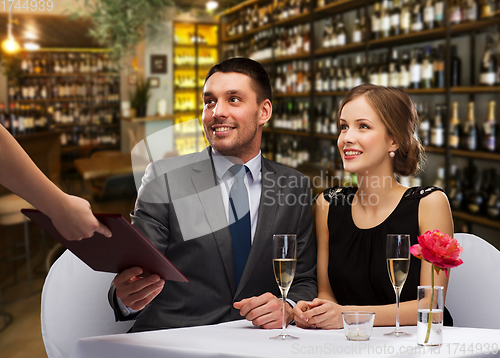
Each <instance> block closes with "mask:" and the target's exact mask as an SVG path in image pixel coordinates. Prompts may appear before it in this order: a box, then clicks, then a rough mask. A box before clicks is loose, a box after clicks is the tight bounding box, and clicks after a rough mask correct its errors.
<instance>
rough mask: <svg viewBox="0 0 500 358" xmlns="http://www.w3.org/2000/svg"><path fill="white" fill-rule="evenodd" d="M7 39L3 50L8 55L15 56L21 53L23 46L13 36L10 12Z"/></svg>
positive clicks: (4, 41) (10, 14)
mask: <svg viewBox="0 0 500 358" xmlns="http://www.w3.org/2000/svg"><path fill="white" fill-rule="evenodd" d="M7 33H8V35H7V38H6V39H5V40H3V42H2V50H3V51H4V52H6V53H8V54H14V53H17V52H19V50H20V49H21V46H19V44H18V43H17V41H16V39H15V38H14V36H13V35H12V13H11V12H9V21H8V22H7Z"/></svg>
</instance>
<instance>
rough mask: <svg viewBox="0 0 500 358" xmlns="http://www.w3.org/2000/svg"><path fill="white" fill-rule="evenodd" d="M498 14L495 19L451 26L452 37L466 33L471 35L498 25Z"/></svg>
mask: <svg viewBox="0 0 500 358" xmlns="http://www.w3.org/2000/svg"><path fill="white" fill-rule="evenodd" d="M498 15H499V14H498V13H496V15H495V16H494V17H490V18H488V19H480V20H477V21H471V22H465V23H463V24H458V25H452V26H451V34H452V35H461V34H465V33H469V32H472V31H476V30H481V29H484V28H486V27H490V26H495V25H498V23H499V22H500V16H498Z"/></svg>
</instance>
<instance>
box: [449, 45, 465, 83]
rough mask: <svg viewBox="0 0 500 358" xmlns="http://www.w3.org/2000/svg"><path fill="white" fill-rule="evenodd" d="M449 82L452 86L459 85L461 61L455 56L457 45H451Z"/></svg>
mask: <svg viewBox="0 0 500 358" xmlns="http://www.w3.org/2000/svg"><path fill="white" fill-rule="evenodd" d="M450 63H451V66H450V84H451V86H452V87H457V86H460V84H461V78H462V75H461V73H462V61H461V60H460V58H459V57H458V56H457V46H456V45H453V46H451V60H450Z"/></svg>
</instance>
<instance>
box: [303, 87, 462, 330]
mask: <svg viewBox="0 0 500 358" xmlns="http://www.w3.org/2000/svg"><path fill="white" fill-rule="evenodd" d="M338 118H339V121H338V122H339V130H340V134H339V138H338V143H337V145H338V148H339V150H340V153H341V157H342V161H343V163H344V169H345V170H346V171H348V172H351V173H356V174H357V176H358V188H339V187H335V188H330V189H327V190H326V191H325V192H324V193H323V195H321V196H320V197H319V198H318V200H317V206H316V236H317V241H318V271H317V274H318V298H317V299H315V300H314V301H312V302H299V303H298V304H297V305H296V306H295V308H294V314H295V320H296V322H297V325H299V326H301V327H318V328H327V329H328V328H341V327H342V318H341V313H342V312H343V311H360V310H363V311H371V312H375V314H376V315H375V323H374V324H375V325H378V326H389V325H393V324H394V322H395V321H396V317H395V313H396V309H395V304H394V303H395V295H394V289H393V287H392V285H391V282H390V280H389V276H388V275H387V267H386V255H385V249H386V237H387V235H388V234H394V233H398V234H399V233H405V234H406V233H408V234H410V237H411V239H410V240H411V243H412V244H415V243H416V242H417V236H418V235H420V234H422V233H424V232H426V231H428V230H436V229H438V230H440V231H441V232H446V233H447V234H449V235H451V234H452V233H453V223H452V219H451V212H450V208H449V204H448V200H447V198H446V196H445V194H444V193H443V192H442V191H441V189H438V188H435V187H428V188H406V187H404V186H402V185H401V184H399V183H398V182H397V181H396V177H395V174H398V175H413V174H415V173H416V172H417V170H418V169H420V168H421V165H422V157H423V156H422V154H423V152H422V146H421V144H420V142H419V141H418V139H417V137H416V136H415V133H414V131H415V128H416V123H417V118H418V116H417V113H416V110H415V108H414V106H413V103H412V101H411V99H410V97H409V96H408V95H407V94H406V93H405V92H404V91H403V90H400V89H397V88H390V87H382V86H375V85H361V86H358V87H355V88H354V89H353V90H351V91H350V92H349V93H348V94H347V95H346V97H345V98H344V101H343V102H342V104H341V106H340V109H339V113H338ZM374 184H375V185H374ZM430 272H431V271H430V267H429V264H428V263H425V262H424V263H420V260H416V259H412V260H411V264H410V271H409V273H408V278H407V281H406V283H405V286H404V288H403V290H402V292H401V301H402V302H403V303H402V304H401V310H400V316H401V318H400V322H401V324H402V325H415V324H416V322H417V306H416V305H417V301H416V296H415V292H416V291H417V290H416V287H417V286H419V285H428V284H430V280H431V276H430ZM437 281H439V282H437V284H438V285H441V286H444V287H445V288H446V286H447V282H448V280H447V278H446V277H445V275H441V277H438V280H437ZM446 317H447V318H446ZM445 323H448V324H450V323H451V316H449V314H448V316H446V313H445Z"/></svg>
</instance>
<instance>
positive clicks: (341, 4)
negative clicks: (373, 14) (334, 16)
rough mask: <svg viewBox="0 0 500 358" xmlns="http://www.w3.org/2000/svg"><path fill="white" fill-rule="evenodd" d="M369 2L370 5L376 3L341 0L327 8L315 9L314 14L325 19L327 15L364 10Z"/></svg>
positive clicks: (371, 0)
mask: <svg viewBox="0 0 500 358" xmlns="http://www.w3.org/2000/svg"><path fill="white" fill-rule="evenodd" d="M366 2H368V4H371V3H374V2H375V0H368V1H366V0H339V1H335V2H333V3H331V4H328V5H326V6H322V7H317V8H316V9H314V14H315V15H316V16H315V17H316V18H317V17H321V18H324V14H325V13H339V12H345V11H348V10H351V9H356V8H362V7H363V6H364V5H365V3H366Z"/></svg>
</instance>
